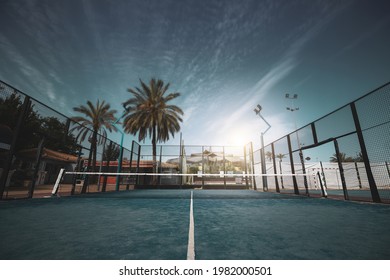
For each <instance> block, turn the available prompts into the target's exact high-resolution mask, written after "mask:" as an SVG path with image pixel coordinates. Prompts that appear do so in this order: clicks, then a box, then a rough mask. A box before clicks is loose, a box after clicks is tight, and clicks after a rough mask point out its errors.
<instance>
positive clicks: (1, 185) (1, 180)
mask: <svg viewBox="0 0 390 280" xmlns="http://www.w3.org/2000/svg"><path fill="white" fill-rule="evenodd" d="M30 106H31V101H30V97H29V96H25V98H24V101H23V105H22V110H21V113H20V115H19V118H18V122H17V124H16V126H15V129H14V133H13V138H12V142H11V146H10V149H9V151H8V157H7V160H6V164H5V168H4V170H3V173H2V176H0V199H2V198H3V194H4V190H5V185H6V183H7V178H8V173H9V171H10V170H11V165H12V158H13V156H14V153H15V150H16V143H17V141H18V137H19V134H20V129H21V127H22V123H23V120H24V119H25V116H26V114H27V111H28V108H29V107H30Z"/></svg>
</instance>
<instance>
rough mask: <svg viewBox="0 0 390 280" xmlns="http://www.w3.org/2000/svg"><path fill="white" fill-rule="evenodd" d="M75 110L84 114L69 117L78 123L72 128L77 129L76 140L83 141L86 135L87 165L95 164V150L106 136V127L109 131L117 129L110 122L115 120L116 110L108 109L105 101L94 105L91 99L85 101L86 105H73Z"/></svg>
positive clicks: (108, 106)
mask: <svg viewBox="0 0 390 280" xmlns="http://www.w3.org/2000/svg"><path fill="white" fill-rule="evenodd" d="M73 110H74V111H75V112H78V113H81V114H83V115H85V116H76V117H73V118H71V120H72V121H74V122H77V123H78V124H79V125H78V126H75V127H74V128H73V129H72V131H73V130H76V131H78V135H77V140H79V141H80V142H82V141H84V140H85V139H86V137H88V139H89V140H90V141H91V149H90V152H89V158H88V166H90V165H91V164H90V163H91V157H92V166H93V167H95V166H96V150H97V144H103V142H104V140H105V139H106V138H107V132H106V129H107V130H108V131H110V132H112V131H117V129H116V128H115V126H113V125H112V123H113V122H114V121H115V116H114V114H115V113H116V110H110V104H108V103H106V102H105V101H102V102H100V101H99V100H98V101H97V102H96V106H95V105H94V104H92V102H91V101H89V100H88V101H87V106H84V105H80V106H79V107H74V108H73Z"/></svg>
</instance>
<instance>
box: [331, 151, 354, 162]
mask: <svg viewBox="0 0 390 280" xmlns="http://www.w3.org/2000/svg"><path fill="white" fill-rule="evenodd" d="M338 156H339V158H340V162H354V159H353V158H352V157H347V155H346V154H345V153H339V154H338ZM329 161H330V162H338V160H337V154H336V153H334V154H333V156H331V157H330V159H329Z"/></svg>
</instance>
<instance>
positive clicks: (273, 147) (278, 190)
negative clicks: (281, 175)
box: [271, 142, 280, 193]
mask: <svg viewBox="0 0 390 280" xmlns="http://www.w3.org/2000/svg"><path fill="white" fill-rule="evenodd" d="M271 149H272V163H273V165H274V174H277V173H278V170H277V167H276V160H275V146H274V142H272V143H271ZM275 187H276V192H278V193H280V188H279V182H278V176H277V175H275Z"/></svg>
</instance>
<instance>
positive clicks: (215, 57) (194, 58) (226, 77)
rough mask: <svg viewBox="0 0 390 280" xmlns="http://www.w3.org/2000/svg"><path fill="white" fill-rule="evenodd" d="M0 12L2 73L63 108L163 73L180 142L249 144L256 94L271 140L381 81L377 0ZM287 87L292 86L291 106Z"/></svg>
mask: <svg viewBox="0 0 390 280" xmlns="http://www.w3.org/2000/svg"><path fill="white" fill-rule="evenodd" d="M0 11H1V16H0V65H1V67H0V79H1V80H3V81H5V82H7V83H9V84H11V85H14V86H15V87H17V88H18V89H20V90H22V91H24V92H26V93H28V94H30V95H31V96H33V97H34V98H36V99H38V100H40V101H42V102H44V103H46V104H47V105H49V106H52V107H53V108H55V109H56V110H58V111H60V112H62V113H64V114H66V115H69V116H72V115H74V113H73V110H72V108H73V107H75V106H78V105H80V104H84V103H85V102H86V100H91V101H96V100H97V99H100V100H106V101H107V102H109V103H110V104H111V106H112V107H113V108H115V109H117V110H118V111H121V108H122V107H121V103H122V102H123V101H125V100H126V99H128V98H129V97H130V94H129V93H128V92H127V90H126V89H127V88H129V87H132V88H133V87H135V86H138V84H139V79H140V78H141V79H143V80H144V81H148V80H149V79H150V78H151V77H156V78H160V79H163V80H164V81H166V82H170V83H171V87H170V89H171V91H172V92H173V91H178V92H180V93H181V94H182V95H181V97H180V98H178V99H177V101H176V104H177V105H179V106H180V107H181V108H182V109H183V111H184V112H185V115H184V120H183V123H182V130H181V131H182V134H183V139H184V140H185V143H186V144H209V145H236V144H240V145H241V144H243V143H246V142H249V141H253V142H254V144H255V146H258V145H259V135H260V131H261V130H262V129H264V125H263V124H262V122H261V120H260V119H259V118H258V117H257V116H256V115H255V113H254V112H253V109H254V107H255V106H256V105H257V104H261V105H262V106H263V115H264V117H265V118H266V119H267V120H268V122H269V123H271V125H272V128H271V130H270V131H269V132H268V133H267V134H266V137H265V138H266V142H270V141H271V140H275V139H277V138H279V137H281V136H283V135H285V134H286V133H288V132H291V131H292V130H294V127H295V126H294V119H296V123H297V126H298V127H300V126H303V125H305V124H307V123H309V122H311V121H313V120H314V119H316V118H319V117H321V116H323V115H325V114H327V113H329V112H330V111H333V110H334V109H336V108H338V107H340V106H342V105H345V104H346V103H348V102H350V101H353V100H354V99H356V98H358V97H360V96H361V95H363V94H364V93H366V92H368V91H370V90H372V89H374V88H376V87H378V86H380V85H382V84H384V83H386V82H388V81H389V80H390V67H389V65H390V52H389V50H390V36H389V30H390V2H389V1H386V0H372V1H367V0H356V1H348V0H346V1H331V0H326V1H321V0H317V1H308V0H306V1H281V0H273V1H260V0H242V1H233V0H226V1H221V0H219V1H216V0H207V1H206V0H198V1H191V0H182V1H179V0H175V1H170V0H159V1H158V0H139V1H136V0H128V1H121V0H116V1H101V0H84V1H76V0H68V1H59V0H49V1H44V0H39V1H34V0H9V1H8V0H0ZM286 93H290V94H298V96H299V97H298V100H297V101H296V103H295V104H294V105H295V106H297V107H299V108H300V110H299V111H297V112H296V113H295V117H293V115H292V113H291V112H289V111H287V110H286V109H285V107H286V106H289V105H291V104H290V103H289V102H288V100H286V99H285V97H284V96H285V94H286ZM112 138H113V139H115V140H117V139H119V135H112ZM132 139H133V137H131V136H126V139H125V141H126V143H127V146H130V141H131V140H132ZM117 141H119V140H117ZM146 143H148V141H147V142H146ZM177 143H179V135H177V136H176V137H175V138H174V139H172V140H170V141H169V142H167V144H177Z"/></svg>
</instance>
